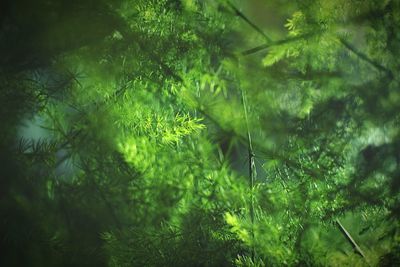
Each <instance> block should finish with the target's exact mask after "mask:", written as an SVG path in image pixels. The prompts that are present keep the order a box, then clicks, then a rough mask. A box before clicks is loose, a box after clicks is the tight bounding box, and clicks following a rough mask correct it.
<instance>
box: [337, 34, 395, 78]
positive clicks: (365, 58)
mask: <svg viewBox="0 0 400 267" xmlns="http://www.w3.org/2000/svg"><path fill="white" fill-rule="evenodd" d="M339 41H340V43H341V44H343V45H344V47H346V48H347V49H348V50H350V51H351V52H353V54H355V55H356V56H357V57H359V58H360V59H361V60H363V61H365V62H367V63H368V64H370V65H371V66H373V67H374V68H376V69H377V70H379V71H382V72H385V73H386V74H387V75H388V77H389V78H393V73H392V71H391V70H389V69H387V68H386V67H384V66H382V65H381V64H379V63H378V62H376V61H374V60H372V59H371V58H369V57H368V56H367V55H366V54H364V53H362V52H361V51H358V50H357V49H356V48H355V47H354V46H353V45H352V44H350V43H349V42H347V41H346V40H345V39H344V38H339Z"/></svg>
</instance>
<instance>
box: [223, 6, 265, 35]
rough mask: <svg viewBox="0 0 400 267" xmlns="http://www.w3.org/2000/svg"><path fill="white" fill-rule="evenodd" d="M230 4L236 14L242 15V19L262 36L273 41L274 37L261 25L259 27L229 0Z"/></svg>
mask: <svg viewBox="0 0 400 267" xmlns="http://www.w3.org/2000/svg"><path fill="white" fill-rule="evenodd" d="M227 4H228V6H229V7H230V8H232V9H233V11H234V12H235V15H236V16H238V17H240V18H241V19H242V20H244V21H245V22H246V23H247V24H249V25H250V27H252V28H253V29H254V30H255V31H256V32H258V33H259V34H260V35H261V36H262V37H264V39H265V40H267V41H268V42H272V39H271V38H270V37H269V36H268V35H266V34H265V33H264V32H263V31H262V30H261V29H260V27H258V26H257V25H256V24H254V23H253V22H252V21H251V20H250V19H249V18H247V17H246V15H245V14H243V13H242V12H241V11H240V10H239V9H238V8H237V7H235V6H234V5H233V4H232V3H231V2H230V1H228V2H227Z"/></svg>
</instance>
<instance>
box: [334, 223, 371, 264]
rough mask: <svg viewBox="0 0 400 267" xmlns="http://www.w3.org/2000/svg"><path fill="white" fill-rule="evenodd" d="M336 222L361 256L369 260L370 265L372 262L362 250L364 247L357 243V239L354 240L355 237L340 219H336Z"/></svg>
mask: <svg viewBox="0 0 400 267" xmlns="http://www.w3.org/2000/svg"><path fill="white" fill-rule="evenodd" d="M336 224H337V225H338V227H339V230H340V231H341V232H342V234H343V235H344V236H345V238H346V239H347V241H349V243H350V244H351V246H352V247H353V248H354V250H355V251H356V252H357V254H359V255H360V256H361V257H363V258H364V260H365V261H366V262H367V264H368V265H370V263H369V262H368V260H367V257H366V256H365V254H364V252H363V251H362V249H361V248H360V246H359V245H358V244H357V243H356V241H354V239H353V237H352V236H351V235H350V233H349V232H348V231H347V230H346V228H344V226H343V225H342V223H341V222H340V221H339V219H336Z"/></svg>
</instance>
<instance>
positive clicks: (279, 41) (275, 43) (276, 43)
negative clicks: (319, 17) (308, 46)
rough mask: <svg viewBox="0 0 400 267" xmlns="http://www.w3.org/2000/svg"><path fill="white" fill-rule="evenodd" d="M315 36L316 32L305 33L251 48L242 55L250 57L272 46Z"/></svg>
mask: <svg viewBox="0 0 400 267" xmlns="http://www.w3.org/2000/svg"><path fill="white" fill-rule="evenodd" d="M315 34H317V32H314V33H307V34H303V35H299V36H296V37H290V38H287V39H282V40H278V41H274V42H271V43H266V44H262V45H259V46H256V47H254V48H251V49H248V50H245V51H243V52H242V55H243V56H247V55H251V54H254V53H257V52H259V51H261V50H264V49H268V48H271V47H273V46H277V45H281V44H286V43H291V42H296V41H298V40H301V39H306V38H309V37H311V36H313V35H315Z"/></svg>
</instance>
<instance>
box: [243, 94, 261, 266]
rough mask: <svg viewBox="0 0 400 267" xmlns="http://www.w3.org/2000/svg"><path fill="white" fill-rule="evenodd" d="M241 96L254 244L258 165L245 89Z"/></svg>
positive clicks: (253, 255)
mask: <svg viewBox="0 0 400 267" xmlns="http://www.w3.org/2000/svg"><path fill="white" fill-rule="evenodd" d="M241 94H242V103H243V111H244V118H245V121H246V131H247V146H248V157H249V178H250V220H251V228H252V229H251V237H252V239H253V243H254V238H255V237H254V183H255V180H256V179H257V170H256V165H255V161H254V159H255V153H254V150H253V144H252V140H251V134H250V127H249V118H248V114H247V113H248V111H247V99H246V93H245V91H244V89H243V88H242V89H241ZM254 257H255V247H254V244H253V245H252V251H251V258H252V259H253V262H254Z"/></svg>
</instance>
